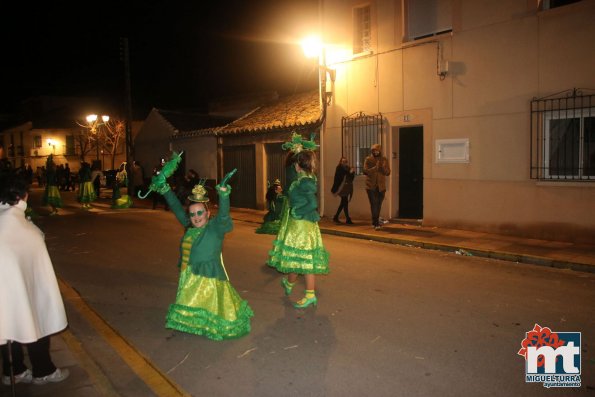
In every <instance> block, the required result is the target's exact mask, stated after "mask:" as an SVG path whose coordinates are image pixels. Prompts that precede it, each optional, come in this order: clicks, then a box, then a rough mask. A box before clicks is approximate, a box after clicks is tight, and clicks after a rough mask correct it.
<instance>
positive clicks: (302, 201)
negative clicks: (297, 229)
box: [289, 172, 320, 222]
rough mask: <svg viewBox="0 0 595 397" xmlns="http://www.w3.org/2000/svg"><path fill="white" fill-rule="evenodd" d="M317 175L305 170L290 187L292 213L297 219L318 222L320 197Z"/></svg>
mask: <svg viewBox="0 0 595 397" xmlns="http://www.w3.org/2000/svg"><path fill="white" fill-rule="evenodd" d="M317 190H318V189H317V187H316V177H315V176H314V175H308V174H306V173H304V172H300V173H299V174H298V178H297V180H296V181H295V182H293V183H292V184H291V186H290V187H289V207H290V208H291V210H290V214H291V216H292V217H293V218H295V219H303V220H306V221H310V222H318V221H319V220H320V215H319V214H318V199H317V198H316V191H317Z"/></svg>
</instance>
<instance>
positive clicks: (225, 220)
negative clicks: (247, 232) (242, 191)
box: [209, 185, 233, 233]
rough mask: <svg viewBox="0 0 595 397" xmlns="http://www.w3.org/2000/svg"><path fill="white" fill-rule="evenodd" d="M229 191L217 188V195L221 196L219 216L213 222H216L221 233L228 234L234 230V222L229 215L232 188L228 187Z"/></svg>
mask: <svg viewBox="0 0 595 397" xmlns="http://www.w3.org/2000/svg"><path fill="white" fill-rule="evenodd" d="M226 188H227V190H226V191H222V190H220V188H219V186H215V189H217V194H218V195H219V210H218V211H217V216H215V217H214V218H213V219H212V220H211V221H209V222H214V223H215V226H216V227H217V230H218V231H219V233H228V232H230V231H231V230H232V229H233V221H232V220H231V216H230V214H229V195H230V194H231V186H229V185H227V186H226Z"/></svg>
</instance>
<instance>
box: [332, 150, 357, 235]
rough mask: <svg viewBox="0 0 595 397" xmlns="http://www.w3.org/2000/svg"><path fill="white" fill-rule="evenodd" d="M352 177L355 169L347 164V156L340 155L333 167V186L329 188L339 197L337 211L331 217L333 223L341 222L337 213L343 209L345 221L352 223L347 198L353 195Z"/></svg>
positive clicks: (349, 198) (339, 213)
mask: <svg viewBox="0 0 595 397" xmlns="http://www.w3.org/2000/svg"><path fill="white" fill-rule="evenodd" d="M353 178H355V169H354V168H353V167H350V166H349V160H347V158H345V157H341V159H340V160H339V164H338V165H337V168H336V169H335V178H334V180H333V187H332V188H331V193H332V194H334V195H335V196H339V197H340V198H341V203H340V204H339V208H337V213H336V214H335V216H334V217H333V221H334V222H335V223H341V221H340V220H339V215H341V211H343V212H344V213H345V223H346V224H348V225H353V222H352V221H351V218H350V217H349V200H351V196H353Z"/></svg>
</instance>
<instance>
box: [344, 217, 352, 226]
mask: <svg viewBox="0 0 595 397" xmlns="http://www.w3.org/2000/svg"><path fill="white" fill-rule="evenodd" d="M345 223H346V224H348V225H353V222H351V218H347V219H346V220H345Z"/></svg>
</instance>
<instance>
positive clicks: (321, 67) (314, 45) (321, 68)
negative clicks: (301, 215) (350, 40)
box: [302, 36, 336, 216]
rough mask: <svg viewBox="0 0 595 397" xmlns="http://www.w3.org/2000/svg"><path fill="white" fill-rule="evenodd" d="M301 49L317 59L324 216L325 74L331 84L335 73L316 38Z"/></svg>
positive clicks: (322, 213) (322, 211) (321, 187)
mask: <svg viewBox="0 0 595 397" xmlns="http://www.w3.org/2000/svg"><path fill="white" fill-rule="evenodd" d="M302 49H303V51H304V55H305V56H306V58H314V57H316V58H317V61H318V90H319V93H320V95H319V96H320V107H321V116H320V172H321V173H322V175H321V178H320V184H321V186H320V190H319V191H320V196H319V197H320V206H319V207H320V215H321V216H322V215H324V192H325V183H324V145H323V144H322V142H323V140H324V129H325V126H326V125H325V123H326V110H327V107H328V105H329V104H330V99H331V98H332V91H331V93H330V94H331V96H327V92H326V84H327V77H326V76H327V73H328V76H329V78H330V80H331V83H334V82H335V77H336V72H335V70H334V69H330V68H329V67H327V66H326V48H325V46H324V45H323V43H322V40H320V38H319V37H317V36H308V37H306V38H305V39H304V40H302Z"/></svg>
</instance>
